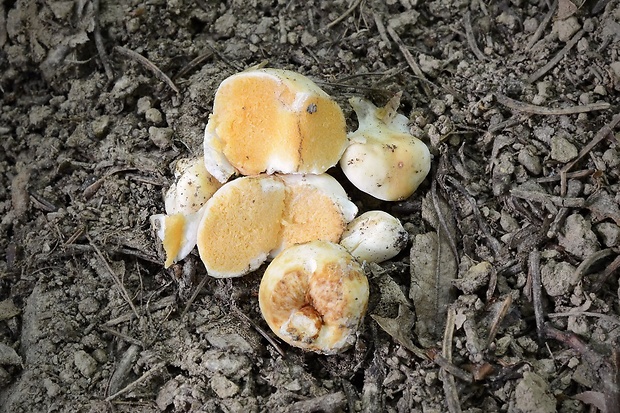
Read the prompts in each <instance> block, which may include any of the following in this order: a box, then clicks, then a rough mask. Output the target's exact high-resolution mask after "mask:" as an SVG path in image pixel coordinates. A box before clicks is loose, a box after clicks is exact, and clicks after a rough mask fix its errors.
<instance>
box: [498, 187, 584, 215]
mask: <svg viewBox="0 0 620 413" xmlns="http://www.w3.org/2000/svg"><path fill="white" fill-rule="evenodd" d="M510 195H512V196H514V197H517V198H521V199H527V200H528V201H534V202H541V203H543V204H545V205H546V204H553V205H556V206H559V207H562V208H583V206H584V205H585V204H586V200H585V199H583V198H573V197H565V198H563V197H561V196H557V195H549V194H545V193H542V192H535V191H524V190H522V189H512V190H511V191H510ZM552 212H554V213H555V212H557V211H552Z"/></svg>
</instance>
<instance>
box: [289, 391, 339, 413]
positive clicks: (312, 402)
mask: <svg viewBox="0 0 620 413" xmlns="http://www.w3.org/2000/svg"><path fill="white" fill-rule="evenodd" d="M346 404H347V398H346V396H345V395H344V393H343V392H341V391H339V392H337V393H330V394H326V395H324V396H318V397H313V398H311V399H308V400H301V401H298V402H295V403H293V404H292V405H291V407H290V408H289V410H288V412H289V413H306V412H337V411H341V409H342V408H343V407H344V406H345V405H346Z"/></svg>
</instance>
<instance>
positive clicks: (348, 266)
mask: <svg viewBox="0 0 620 413" xmlns="http://www.w3.org/2000/svg"><path fill="white" fill-rule="evenodd" d="M368 293H369V287H368V280H367V278H366V275H365V274H364V271H363V270H362V268H361V266H360V264H359V263H358V262H357V261H356V260H355V259H354V258H353V257H352V256H351V254H349V253H348V252H347V251H346V250H345V249H344V248H343V247H341V246H340V245H338V244H334V243H331V242H326V241H311V242H308V243H305V244H298V245H294V246H291V247H289V248H286V249H285V250H284V251H282V253H280V254H279V255H278V256H277V257H276V258H275V259H274V260H273V261H272V262H271V263H270V264H269V266H268V267H267V269H266V270H265V273H264V275H263V278H262V280H261V284H260V289H259V293H258V301H259V305H260V309H261V312H262V314H263V317H264V318H265V321H267V324H268V325H269V327H270V328H271V330H272V331H273V332H274V333H275V334H276V335H277V336H278V337H280V338H281V339H282V340H284V341H285V342H287V343H288V344H290V345H292V346H295V347H299V348H302V349H305V350H312V351H315V352H318V353H323V354H336V353H340V352H342V351H344V350H346V349H347V348H348V347H350V346H351V345H352V344H353V343H354V342H355V339H356V332H357V330H358V328H359V325H360V324H361V322H362V320H363V318H364V314H365V313H366V308H367V306H368Z"/></svg>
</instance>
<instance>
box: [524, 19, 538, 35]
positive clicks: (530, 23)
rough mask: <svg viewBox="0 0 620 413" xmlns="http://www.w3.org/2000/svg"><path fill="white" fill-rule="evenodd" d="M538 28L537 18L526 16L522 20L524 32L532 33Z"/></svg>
mask: <svg viewBox="0 0 620 413" xmlns="http://www.w3.org/2000/svg"><path fill="white" fill-rule="evenodd" d="M536 29H538V20H536V19H535V18H534V17H528V18H527V19H525V20H523V31H525V32H526V33H534V32H535V31H536Z"/></svg>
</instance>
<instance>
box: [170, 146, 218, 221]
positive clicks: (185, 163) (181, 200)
mask: <svg viewBox="0 0 620 413" xmlns="http://www.w3.org/2000/svg"><path fill="white" fill-rule="evenodd" d="M174 176H175V179H176V180H175V182H174V183H173V184H172V185H171V186H170V188H169V189H168V191H167V192H166V195H165V196H164V206H165V210H166V214H168V215H172V214H192V213H194V212H197V211H198V210H199V209H200V208H202V206H203V205H204V204H205V203H206V202H207V200H208V199H209V198H211V196H212V195H213V194H214V193H215V191H217V190H218V189H219V188H220V187H221V186H222V184H221V183H220V182H218V181H217V180H216V179H215V178H214V177H213V176H211V175H210V174H209V172H207V169H206V168H205V166H204V159H203V157H199V158H191V159H190V158H183V159H180V160H179V161H178V162H177V164H176V167H175V171H174Z"/></svg>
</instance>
